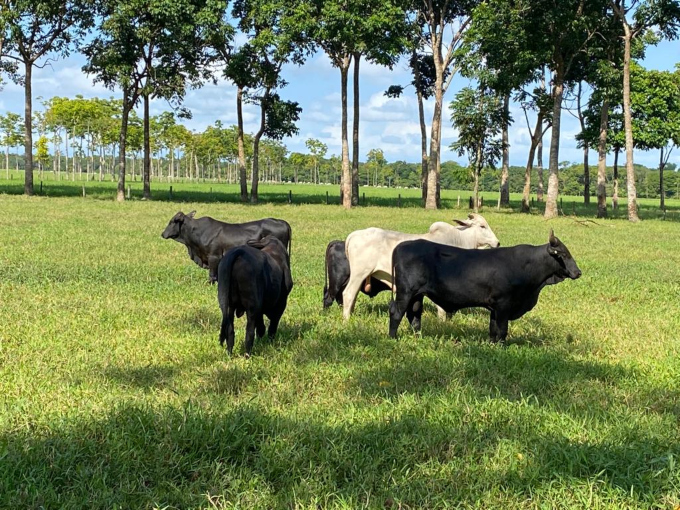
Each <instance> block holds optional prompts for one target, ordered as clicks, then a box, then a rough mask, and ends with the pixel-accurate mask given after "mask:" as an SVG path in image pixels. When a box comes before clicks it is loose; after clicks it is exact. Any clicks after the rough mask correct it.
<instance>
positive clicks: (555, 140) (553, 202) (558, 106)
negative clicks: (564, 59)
mask: <svg viewBox="0 0 680 510" xmlns="http://www.w3.org/2000/svg"><path fill="white" fill-rule="evenodd" d="M563 94H564V75H563V72H562V69H558V70H557V72H556V73H555V85H554V87H553V99H554V103H553V119H552V133H551V136H550V162H549V164H548V166H549V171H550V174H549V177H548V199H547V200H546V203H545V213H544V214H543V217H544V218H546V219H550V218H555V217H556V216H557V214H558V210H557V195H558V194H559V182H560V181H559V162H560V161H559V157H560V117H561V115H562V95H563Z"/></svg>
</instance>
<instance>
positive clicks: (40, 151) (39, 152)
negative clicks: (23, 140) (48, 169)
mask: <svg viewBox="0 0 680 510" xmlns="http://www.w3.org/2000/svg"><path fill="white" fill-rule="evenodd" d="M48 144H49V140H48V139H47V137H46V136H45V135H42V136H40V138H38V141H37V142H36V144H35V149H36V157H35V159H36V161H37V162H38V167H39V168H40V173H41V175H42V171H43V167H44V166H45V165H46V164H47V163H48V162H49V160H50V152H49V148H48Z"/></svg>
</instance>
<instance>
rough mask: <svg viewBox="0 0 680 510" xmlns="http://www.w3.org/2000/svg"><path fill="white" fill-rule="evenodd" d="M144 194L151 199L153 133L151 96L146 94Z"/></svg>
mask: <svg viewBox="0 0 680 510" xmlns="http://www.w3.org/2000/svg"><path fill="white" fill-rule="evenodd" d="M143 172H144V192H143V195H142V196H143V197H144V198H146V199H147V200H148V199H150V198H151V132H150V129H149V94H148V93H145V94H144V169H143Z"/></svg>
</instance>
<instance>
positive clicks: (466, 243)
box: [342, 214, 500, 319]
mask: <svg viewBox="0 0 680 510" xmlns="http://www.w3.org/2000/svg"><path fill="white" fill-rule="evenodd" d="M468 218H469V221H460V220H454V221H455V222H456V223H457V224H458V226H454V225H451V224H449V223H445V222H443V221H437V222H436V223H433V224H432V225H431V226H430V230H429V232H428V233H427V234H404V233H403V232H395V231H394V230H383V229H381V228H375V227H372V228H366V229H364V230H355V231H354V232H352V233H351V234H350V235H349V236H347V240H346V241H345V254H346V255H347V260H348V261H349V272H350V276H349V282H348V283H347V287H346V288H345V290H344V291H343V293H342V301H343V310H342V316H343V317H344V318H345V319H349V316H350V314H351V313H352V311H353V310H354V303H355V301H356V299H357V294H358V293H359V289H360V288H361V285H362V284H363V282H364V281H367V278H369V277H370V276H373V277H374V278H377V279H379V280H381V281H383V282H385V283H386V284H387V285H389V286H390V287H391V286H392V251H393V250H394V248H395V246H397V245H398V244H399V243H401V242H403V241H412V240H415V239H427V240H428V241H433V242H435V243H440V244H447V245H449V246H457V247H459V248H469V249H474V248H483V247H491V248H496V247H498V246H499V245H500V243H499V242H498V238H497V237H496V235H495V234H494V233H493V232H492V230H491V227H489V224H488V223H487V222H486V220H485V219H484V218H483V217H482V216H481V215H479V214H470V215H468Z"/></svg>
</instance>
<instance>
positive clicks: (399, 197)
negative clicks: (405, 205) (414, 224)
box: [397, 193, 401, 207]
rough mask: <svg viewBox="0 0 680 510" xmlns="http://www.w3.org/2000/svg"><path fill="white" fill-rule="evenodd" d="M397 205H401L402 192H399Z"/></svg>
mask: <svg viewBox="0 0 680 510" xmlns="http://www.w3.org/2000/svg"><path fill="white" fill-rule="evenodd" d="M397 207H401V193H399V196H398V197H397Z"/></svg>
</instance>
